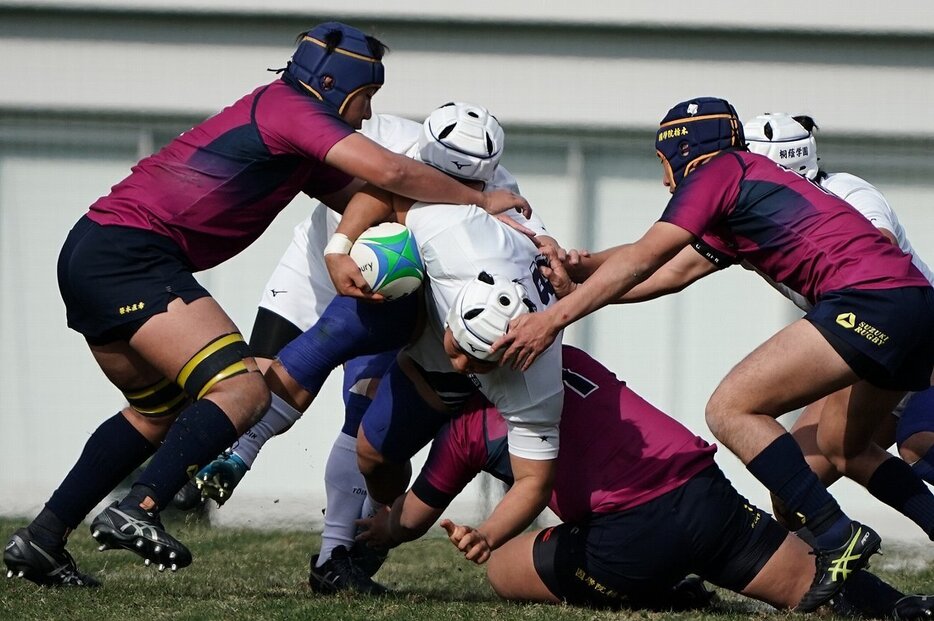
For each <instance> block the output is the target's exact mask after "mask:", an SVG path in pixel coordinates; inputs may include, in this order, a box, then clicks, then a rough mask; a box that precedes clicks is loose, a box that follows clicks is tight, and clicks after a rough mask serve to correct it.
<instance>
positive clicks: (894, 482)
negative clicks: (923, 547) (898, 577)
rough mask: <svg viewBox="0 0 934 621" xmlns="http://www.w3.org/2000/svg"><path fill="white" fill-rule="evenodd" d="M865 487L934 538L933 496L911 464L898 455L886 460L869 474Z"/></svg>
mask: <svg viewBox="0 0 934 621" xmlns="http://www.w3.org/2000/svg"><path fill="white" fill-rule="evenodd" d="M866 489H868V490H869V493H870V494H872V495H873V496H875V497H876V498H878V499H879V500H881V501H882V502H884V503H885V504H887V505H889V506H890V507H892V508H893V509H895V510H897V511H898V512H899V513H901V514H902V515H904V516H905V517H907V518H908V519H910V520H911V521H912V522H914V523H915V524H917V525H918V526H920V527H921V528H922V529H924V532H926V533H927V535H928V537H930V538H932V539H934V495H932V494H931V492H930V490H928V488H927V486H926V485H925V484H924V481H922V480H921V479H920V478H918V475H917V474H915V472H914V471H913V470H912V469H911V466H909V465H908V464H906V463H905V462H904V461H902V460H901V459H899V458H898V457H894V456H893V457H890V458H888V459H886V460H885V461H884V462H882V465H880V466H879V467H878V468H876V471H875V472H873V473H872V476H871V477H870V478H869V483H868V484H867V485H866Z"/></svg>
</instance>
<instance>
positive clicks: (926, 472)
mask: <svg viewBox="0 0 934 621" xmlns="http://www.w3.org/2000/svg"><path fill="white" fill-rule="evenodd" d="M911 469H912V470H914V471H915V474H917V475H918V476H919V477H921V478H922V479H924V480H925V481H927V482H928V483H930V484H931V485H934V447H931V448H930V449H928V452H927V453H925V454H924V457H922V458H921V459H919V460H918V461H916V462H915V463H913V464H911Z"/></svg>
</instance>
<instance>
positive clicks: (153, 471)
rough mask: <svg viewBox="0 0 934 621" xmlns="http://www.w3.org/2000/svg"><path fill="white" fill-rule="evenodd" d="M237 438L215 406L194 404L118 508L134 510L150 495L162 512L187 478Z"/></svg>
mask: <svg viewBox="0 0 934 621" xmlns="http://www.w3.org/2000/svg"><path fill="white" fill-rule="evenodd" d="M236 439H237V430H236V428H235V427H234V426H233V423H231V422H230V419H229V418H227V415H226V414H224V411H223V410H222V409H220V407H219V406H218V405H217V404H215V403H214V402H213V401H210V400H208V399H201V400H199V401H195V402H194V403H193V404H192V405H190V406H188V407H187V408H185V410H184V411H183V412H182V413H181V415H180V416H179V417H178V419H177V420H176V421H175V423H174V424H173V425H172V427H171V428H170V429H169V433H168V434H167V435H166V437H165V441H163V443H162V446H161V447H160V448H159V450H158V451H156V454H155V455H154V456H153V458H152V461H150V462H149V465H148V466H147V467H146V469H145V470H144V471H143V472H142V474H140V476H139V478H138V479H137V480H136V482H135V483H134V484H133V490H132V491H131V493H130V495H129V496H127V498H125V499H124V500H123V501H121V503H120V505H121V506H122V507H130V506H133V507H135V506H136V505H138V504H139V500H142V498H145V497H146V496H150V497H151V498H152V499H153V500H154V501H155V502H156V506H157V507H158V508H159V509H164V508H165V507H167V506H168V505H169V502H170V501H171V500H172V497H173V496H174V495H175V493H176V492H177V491H178V490H180V489H181V488H182V486H183V485H184V484H185V483H186V482H187V481H188V479H190V478H191V477H192V476H194V475H195V474H196V473H197V472H198V470H200V469H201V467H202V466H204V465H205V464H207V463H208V462H209V461H211V460H212V459H214V458H215V457H217V455H218V454H219V453H221V452H222V451H224V449H226V448H227V447H229V446H230V445H231V444H233V443H234V441H235V440H236ZM140 486H143V487H145V488H147V489H145V490H143V489H141V487H140ZM140 494H142V496H140ZM137 498H138V500H137ZM134 501H135V502H134ZM131 503H133V504H131Z"/></svg>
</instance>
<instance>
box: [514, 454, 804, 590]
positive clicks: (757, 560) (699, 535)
mask: <svg viewBox="0 0 934 621" xmlns="http://www.w3.org/2000/svg"><path fill="white" fill-rule="evenodd" d="M786 536H788V531H786V530H785V529H784V528H782V527H781V526H779V525H778V522H776V521H775V520H774V519H772V517H771V516H770V515H769V514H767V513H765V512H763V511H761V510H760V509H758V508H756V507H755V506H753V505H752V504H750V503H749V502H748V501H747V500H746V499H745V498H743V497H742V496H741V495H740V494H739V492H737V491H736V489H735V488H734V487H733V485H732V484H731V483H730V482H729V481H728V480H727V478H726V476H725V475H724V474H723V472H722V471H721V470H720V468H719V467H717V466H716V465H713V466H710V467H708V468H706V469H704V470H702V471H701V472H699V473H698V474H696V475H695V476H694V477H692V478H691V479H690V480H688V481H687V482H686V483H685V484H684V485H681V486H680V487H678V488H675V489H673V490H671V491H670V492H668V493H666V494H663V495H661V496H659V497H658V498H655V499H653V500H650V501H649V502H647V503H645V504H643V505H640V506H638V507H633V508H631V509H627V510H625V511H620V512H617V513H606V514H600V515H594V516H592V517H591V518H590V519H588V520H586V521H585V522H581V523H578V524H561V525H559V526H555V527H553V528H546V529H545V530H543V531H541V532H540V533H539V534H538V536H537V537H536V538H535V543H534V544H533V547H532V561H533V563H534V564H535V570H536V572H538V575H539V576H540V577H541V579H542V582H544V583H545V586H547V587H548V590H550V591H551V592H552V593H553V594H554V595H555V597H558V598H560V599H562V600H564V601H567V602H568V603H571V604H578V605H588V606H621V605H622V606H632V607H643V606H649V607H651V606H655V605H658V604H659V603H661V604H664V601H665V598H666V596H667V594H668V592H669V591H670V590H671V588H672V587H673V586H674V585H675V584H677V583H678V582H679V581H680V580H681V579H682V578H684V577H685V576H686V575H688V574H697V575H699V576H700V577H702V578H703V579H704V580H708V581H710V582H712V583H713V584H716V585H718V586H721V587H724V588H727V589H730V590H732V591H742V590H743V589H744V588H746V586H747V585H748V584H749V583H750V582H751V581H752V579H753V578H755V577H756V575H758V573H759V571H760V570H761V569H762V567H764V566H765V564H766V563H767V562H768V561H769V559H770V558H772V555H773V554H775V551H776V550H778V548H779V546H781V545H782V542H784V541H785V537H786Z"/></svg>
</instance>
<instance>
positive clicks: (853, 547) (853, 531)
mask: <svg viewBox="0 0 934 621" xmlns="http://www.w3.org/2000/svg"><path fill="white" fill-rule="evenodd" d="M881 545H882V539H880V538H879V535H877V534H876V531H874V530H872V529H871V528H869V527H868V526H864V525H862V524H860V523H859V522H852V523H851V524H850V536H849V537H848V538H847V540H846V541H845V542H844V543H843V545H841V546H840V547H839V548H835V549H833V550H815V551H814V560H815V563H816V564H817V572H816V573H815V574H814V581H813V582H812V583H811V588H810V589H808V592H807V593H805V594H804V597H802V598H801V601H800V602H798V605H797V606H795V611H797V612H813V611H815V610H817V609H818V608H819V607H820V606H821V605H822V604H824V603H826V602H827V601H828V600H830V598H832V597H833V596H834V595H835V594H836V593H837V592H838V591H839V590H840V589H841V588H843V583H844V582H845V581H846V579H847V578H849V577H850V575H852V574H853V572H855V571H857V570H859V569H865V568H866V567H868V566H869V558H870V557H871V556H872V555H873V554H876V553H877V552H878V551H879V547H880V546H881Z"/></svg>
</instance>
